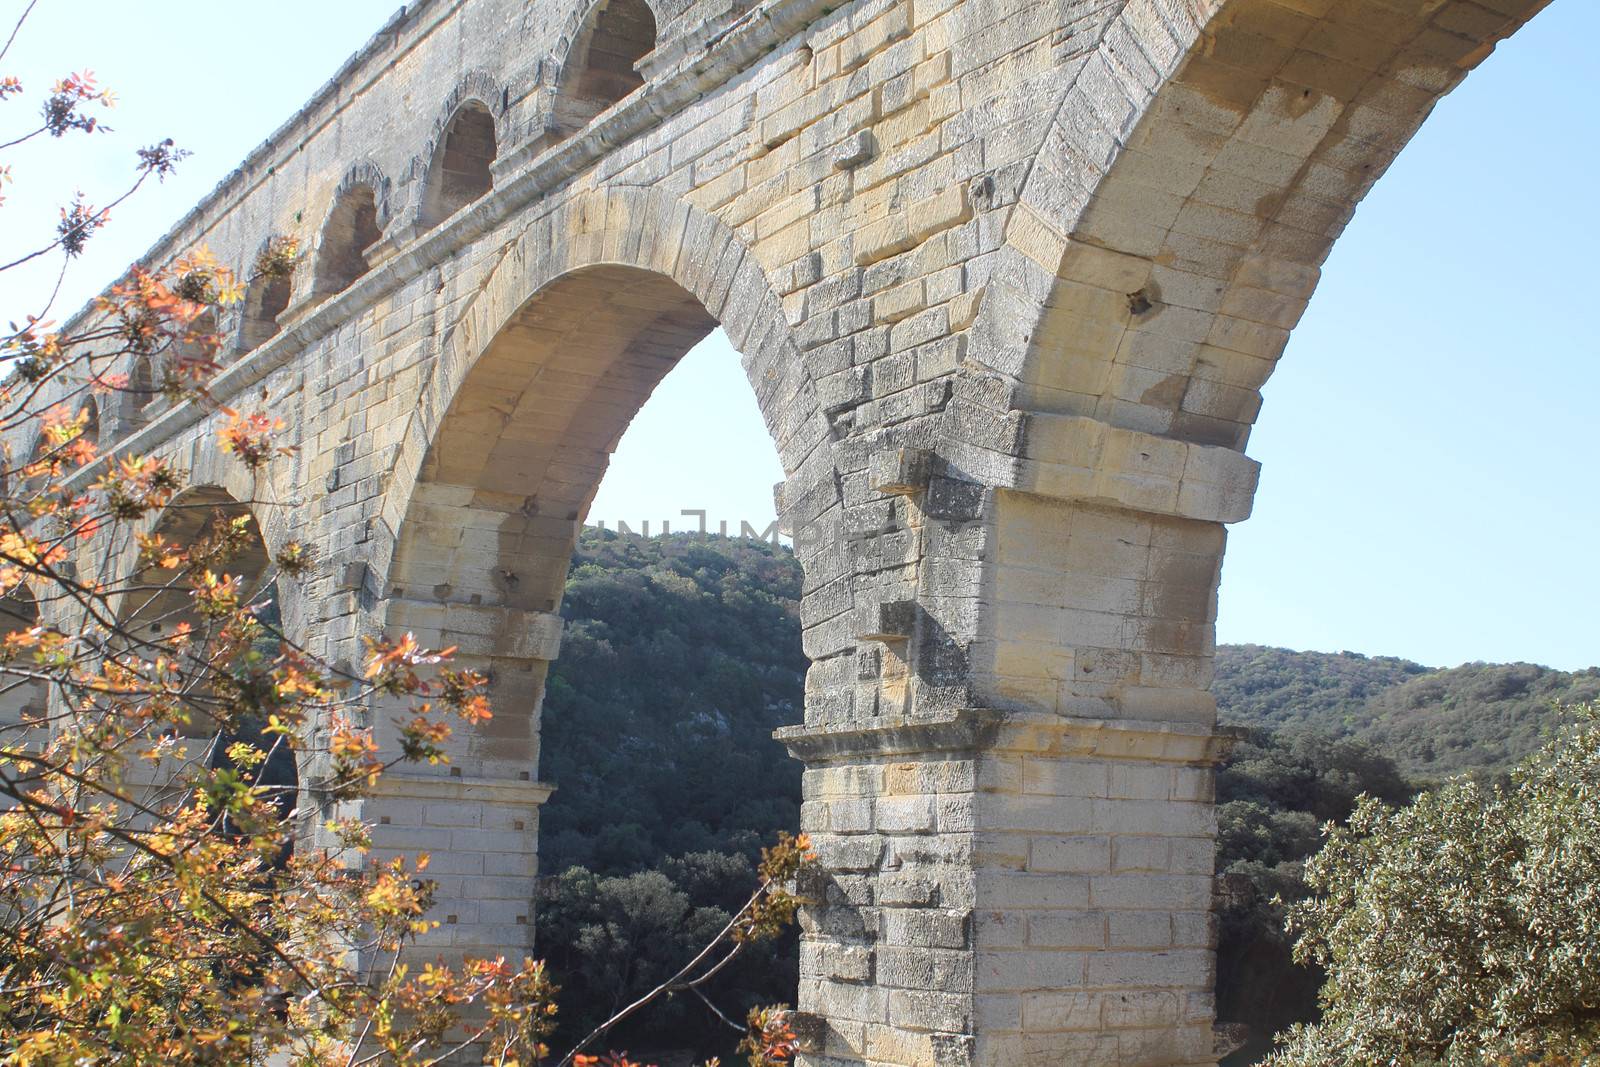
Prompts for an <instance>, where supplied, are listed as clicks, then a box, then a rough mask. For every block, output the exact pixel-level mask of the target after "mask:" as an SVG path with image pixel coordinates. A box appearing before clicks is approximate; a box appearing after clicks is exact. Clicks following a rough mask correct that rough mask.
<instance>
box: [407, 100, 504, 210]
mask: <svg viewBox="0 0 1600 1067" xmlns="http://www.w3.org/2000/svg"><path fill="white" fill-rule="evenodd" d="M496 152H497V149H496V144H495V133H494V116H493V115H491V114H489V109H488V108H486V107H484V106H483V105H482V104H480V103H478V102H477V101H469V102H468V103H466V104H463V105H462V106H461V108H460V110H458V111H457V112H456V113H455V116H454V117H453V118H451V120H450V125H449V127H448V128H447V129H446V131H445V134H444V136H443V137H442V138H440V140H439V147H438V149H437V150H436V151H435V153H434V158H433V162H432V165H431V166H430V167H429V169H428V184H427V190H426V192H424V194H423V202H422V225H423V226H424V227H432V226H437V225H438V224H439V223H441V222H443V221H444V220H445V219H447V218H449V217H450V216H451V215H454V214H455V213H456V212H457V211H460V210H461V209H462V208H464V207H466V206H467V205H468V204H470V203H472V202H473V201H474V200H476V199H478V198H479V197H480V196H483V195H484V194H485V193H487V192H488V191H489V190H490V189H492V188H493V187H494V175H493V174H492V173H491V172H490V170H489V165H490V164H491V163H493V162H494V160H495V155H496Z"/></svg>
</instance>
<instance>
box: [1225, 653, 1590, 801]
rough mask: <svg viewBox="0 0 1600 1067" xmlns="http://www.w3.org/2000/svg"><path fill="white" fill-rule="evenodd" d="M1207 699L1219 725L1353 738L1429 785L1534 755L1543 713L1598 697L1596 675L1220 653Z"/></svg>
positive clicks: (1546, 720)
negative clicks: (1215, 709) (1214, 699)
mask: <svg viewBox="0 0 1600 1067" xmlns="http://www.w3.org/2000/svg"><path fill="white" fill-rule="evenodd" d="M1597 655H1600V650H1597ZM1214 691H1215V692H1216V695H1217V703H1218V705H1219V712H1220V715H1221V718H1222V720H1223V721H1224V722H1231V723H1242V724H1245V725H1249V726H1265V727H1269V728H1274V729H1281V728H1284V727H1305V728H1310V729H1314V730H1319V731H1323V732H1326V733H1329V734H1332V735H1334V736H1340V737H1352V738H1356V739H1359V740H1362V741H1365V742H1367V743H1369V744H1371V745H1372V746H1373V747H1374V748H1375V749H1377V750H1378V751H1381V752H1383V753H1384V754H1385V755H1387V756H1389V757H1390V758H1392V759H1393V760H1394V761H1395V762H1396V763H1398V764H1399V765H1400V767H1401V768H1402V769H1403V770H1404V771H1405V772H1406V773H1407V774H1409V775H1411V776H1413V777H1415V778H1417V779H1419V780H1422V781H1431V780H1437V779H1440V778H1447V777H1450V776H1452V775H1456V774H1464V773H1469V772H1497V771H1500V770H1504V769H1505V768H1507V767H1509V766H1510V765H1512V764H1513V763H1516V762H1517V761H1518V760H1521V759H1522V758H1524V757H1525V756H1528V755H1529V754H1531V753H1532V752H1534V751H1535V750H1536V749H1537V748H1538V747H1539V746H1540V744H1542V743H1543V741H1544V739H1545V738H1546V737H1547V735H1548V733H1549V731H1550V730H1551V729H1552V728H1553V727H1554V726H1555V725H1556V724H1557V722H1558V720H1557V719H1556V718H1555V717H1554V716H1552V715H1551V714H1550V709H1551V708H1552V706H1553V705H1555V704H1577V703H1583V702H1585V701H1591V700H1594V699H1595V698H1596V697H1597V696H1600V668H1593V667H1591V668H1590V669H1588V670H1587V671H1579V672H1576V673H1567V672H1565V671H1557V670H1552V669H1550V668H1548V667H1539V666H1535V665H1533V664H1530V663H1468V664H1465V665H1463V666H1460V667H1452V668H1449V669H1446V670H1434V669H1431V668H1428V667H1424V666H1422V665H1421V664H1419V663H1411V662H1409V661H1407V660H1402V659H1395V658H1393V657H1390V656H1362V655H1359V654H1357V653H1353V652H1341V653H1336V654H1333V653H1325V652H1291V651H1290V650H1288V649H1283V648H1264V647H1262V646H1260V645H1222V646H1221V647H1219V648H1218V649H1217V680H1216V684H1215V686H1214Z"/></svg>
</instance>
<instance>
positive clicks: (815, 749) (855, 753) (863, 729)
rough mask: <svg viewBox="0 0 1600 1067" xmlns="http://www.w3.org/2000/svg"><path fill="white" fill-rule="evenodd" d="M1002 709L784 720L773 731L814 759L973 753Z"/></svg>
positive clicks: (985, 742) (986, 740)
mask: <svg viewBox="0 0 1600 1067" xmlns="http://www.w3.org/2000/svg"><path fill="white" fill-rule="evenodd" d="M1003 714H1004V713H1002V712H998V711H990V710H987V709H983V708H964V709H962V710H960V711H955V712H951V713H948V714H944V715H940V716H937V717H933V718H927V719H901V720H891V721H887V722H873V723H847V724H843V725H840V726H825V727H820V728H818V727H811V726H786V727H783V728H782V729H780V730H775V731H773V734H772V736H773V737H775V738H777V739H778V740H779V741H780V742H782V743H783V744H784V745H785V746H786V747H787V748H788V749H789V753H790V754H791V755H793V756H794V757H795V758H796V759H800V760H804V761H805V762H806V763H810V764H818V763H828V762H832V761H836V760H844V759H856V758H863V757H866V758H870V757H873V756H901V755H912V754H915V753H919V752H969V753H975V752H978V751H981V750H984V749H987V748H989V747H990V744H991V742H992V740H993V738H994V735H995V731H996V730H997V729H998V728H999V725H1000V720H1001V718H1002V717H1003Z"/></svg>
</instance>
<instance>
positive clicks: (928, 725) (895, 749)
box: [773, 708, 1238, 766]
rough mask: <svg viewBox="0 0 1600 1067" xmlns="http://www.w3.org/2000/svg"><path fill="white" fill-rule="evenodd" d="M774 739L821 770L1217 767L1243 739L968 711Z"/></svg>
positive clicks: (1137, 723)
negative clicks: (1008, 761)
mask: <svg viewBox="0 0 1600 1067" xmlns="http://www.w3.org/2000/svg"><path fill="white" fill-rule="evenodd" d="M773 736H774V737H776V738H777V739H778V740H779V741H781V742H782V743H783V744H784V745H785V746H786V747H787V748H788V749H789V752H790V754H791V755H793V756H794V757H795V758H796V759H800V760H803V761H805V762H806V763H808V764H811V765H813V766H815V765H819V764H827V763H839V762H846V761H850V760H871V759H874V758H880V757H897V756H910V755H918V754H933V753H955V754H967V755H970V756H976V755H978V754H981V753H985V752H993V753H1025V754H1028V755H1033V756H1061V757H1084V756H1098V757H1101V758H1105V759H1128V760H1149V761H1155V762H1161V763H1182V764H1199V765H1210V764H1214V763H1216V762H1218V761H1219V760H1221V759H1222V757H1223V756H1225V755H1226V754H1227V751H1228V749H1229V747H1230V746H1231V745H1232V744H1233V743H1234V741H1235V740H1237V737H1238V734H1237V732H1235V731H1230V730H1226V729H1218V728H1216V727H1212V726H1204V725H1198V724H1192V723H1172V722H1153V721H1147V720H1141V719H1087V718H1071V717H1068V716H1062V715H1049V714H1043V713H1036V712H1007V711H999V710H995V709H989V708H965V709H962V710H960V711H956V712H953V713H950V714H947V715H943V716H939V717H936V718H931V719H906V720H899V721H891V722H883V723H850V724H845V725H840V726H828V727H820V728H817V727H809V726H790V727H785V728H783V729H781V730H777V731H775V732H774V734H773Z"/></svg>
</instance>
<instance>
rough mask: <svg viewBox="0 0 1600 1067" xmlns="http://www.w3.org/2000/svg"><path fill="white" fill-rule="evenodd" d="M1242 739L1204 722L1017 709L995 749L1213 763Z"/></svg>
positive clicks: (1168, 761)
mask: <svg viewBox="0 0 1600 1067" xmlns="http://www.w3.org/2000/svg"><path fill="white" fill-rule="evenodd" d="M1238 738H1239V733H1238V732H1237V731H1234V730H1231V729H1228V728H1226V727H1223V728H1219V727H1216V726H1210V725H1202V724H1199V723H1187V722H1160V721H1156V720H1150V719H1088V718H1071V717H1067V716H1062V715H1050V714H1046V713H1041V712H1017V713H1014V714H1011V715H1008V716H1006V718H1005V721H1004V722H1003V723H1002V725H1001V727H1000V729H999V731H998V732H997V735H996V737H995V741H994V744H993V746H991V747H992V748H993V750H994V751H997V752H1022V753H1027V754H1029V755H1047V756H1070V757H1082V756H1099V757H1102V758H1105V759H1133V760H1153V761H1156V762H1160V763H1186V764H1214V763H1216V762H1218V761H1220V760H1221V759H1222V758H1223V757H1224V756H1226V755H1227V753H1228V749H1229V748H1231V747H1232V745H1233V744H1234V743H1235V742H1236V741H1237V740H1238Z"/></svg>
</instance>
